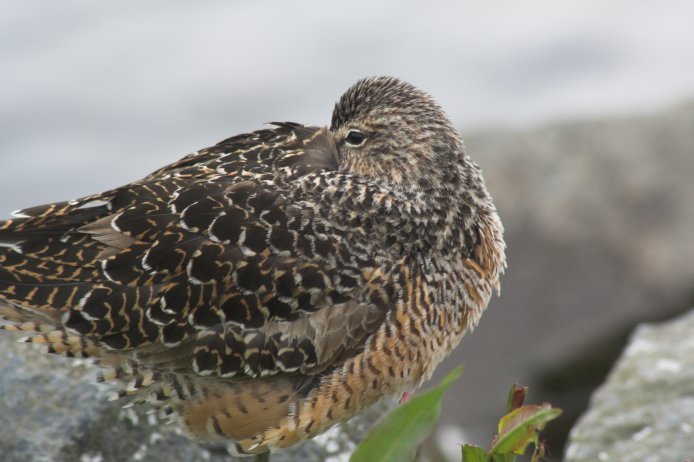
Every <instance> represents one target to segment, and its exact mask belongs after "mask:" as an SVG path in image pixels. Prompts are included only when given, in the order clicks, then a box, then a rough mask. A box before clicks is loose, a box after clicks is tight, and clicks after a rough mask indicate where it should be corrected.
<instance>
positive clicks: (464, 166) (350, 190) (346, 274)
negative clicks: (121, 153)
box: [0, 77, 505, 453]
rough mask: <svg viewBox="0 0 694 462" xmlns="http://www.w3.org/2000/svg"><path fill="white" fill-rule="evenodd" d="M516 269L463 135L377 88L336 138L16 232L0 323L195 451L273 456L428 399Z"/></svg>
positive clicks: (248, 141)
mask: <svg viewBox="0 0 694 462" xmlns="http://www.w3.org/2000/svg"><path fill="white" fill-rule="evenodd" d="M504 267H505V256H504V242H503V238H502V227H501V223H500V221H499V218H498V216H497V214H496V211H495V208H494V205H493V204H492V200H491V197H490V196H489V194H488V193H487V190H486V188H485V185H484V181H483V179H482V176H481V172H480V170H479V169H478V167H477V166H476V165H475V164H474V163H473V162H472V161H471V160H470V159H469V158H468V156H467V155H466V154H465V153H464V151H463V145H462V142H461V141H460V138H459V137H458V135H457V133H456V131H455V129H454V128H453V127H452V125H451V123H450V122H449V120H448V119H447V117H446V116H445V114H444V113H443V112H442V110H441V109H440V108H439V107H438V105H436V103H434V102H433V100H432V99H431V98H430V97H429V96H427V95H426V94H424V93H422V92H421V91H419V90H417V89H415V88H414V87H412V86H411V85H409V84H407V83H404V82H401V81H399V80H397V79H393V78H384V77H379V78H372V79H365V80H361V81H359V82H357V83H356V84H355V85H354V86H353V87H352V88H350V89H349V90H348V91H347V92H346V93H345V94H344V95H343V96H342V97H341V98H340V100H339V101H338V103H337V104H336V106H335V110H334V112H333V117H332V124H331V126H330V128H327V127H326V128H318V127H310V126H304V125H299V124H294V123H278V124H274V126H273V127H272V128H270V129H266V130H260V131H257V132H253V133H249V134H243V135H239V136H235V137H233V138H229V139H228V140H225V141H222V142H221V143H219V144H217V145H215V146H213V147H211V148H207V149H203V150H201V151H198V152H195V153H193V154H190V155H189V156H186V157H184V158H183V159H181V160H180V161H178V162H175V163H173V164H171V165H168V166H166V167H164V168H162V169H160V170H158V171H156V172H154V173H152V174H151V175H149V176H147V177H145V178H144V179H143V180H141V181H138V182H135V183H131V184H128V185H125V186H123V187H121V188H117V189H114V190H111V191H107V192H104V193H101V194H97V195H94V196H90V197H86V198H83V199H79V200H76V201H71V202H60V203H55V204H49V205H45V206H40V207H35V208H31V209H27V210H23V211H20V212H19V213H18V214H17V218H15V219H12V220H7V221H4V222H0V318H4V319H5V328H6V329H7V330H22V331H26V332H29V333H30V336H29V337H28V341H31V342H35V343H45V344H47V345H48V348H49V351H51V352H55V353H60V354H64V355H67V356H88V357H93V358H97V360H98V362H99V363H100V364H101V365H102V366H104V368H105V369H104V373H103V375H102V380H118V381H122V382H123V383H126V384H127V387H125V388H124V389H123V391H122V394H123V395H132V399H134V400H136V401H148V402H150V403H151V404H152V405H154V406H157V407H159V408H160V409H162V411H163V412H165V413H168V414H170V415H171V416H173V417H174V418H175V419H177V420H178V421H179V423H180V425H181V426H182V427H183V428H184V429H185V430H186V431H187V432H188V433H189V434H191V435H192V436H193V437H195V438H197V439H199V440H203V441H210V440H224V441H230V442H231V443H230V445H231V449H232V450H234V451H237V452H245V453H248V452H251V453H252V452H263V451H267V450H270V449H275V448H281V447H286V446H289V445H292V444H294V443H296V442H297V441H299V440H301V439H305V438H308V437H311V436H314V435H316V434H318V433H320V432H322V431H324V430H326V429H327V428H329V427H330V426H331V425H333V424H334V423H336V422H339V421H341V420H344V419H346V418H349V417H350V416H352V415H354V414H355V413H356V412H358V411H359V410H360V409H362V408H363V407H365V406H367V405H369V404H371V403H373V402H375V401H376V400H378V399H381V398H383V397H389V396H399V395H401V394H402V393H403V392H404V391H407V390H411V389H412V388H415V387H417V386H418V385H419V384H421V383H422V381H423V380H425V379H427V378H428V377H429V376H430V375H431V373H432V372H433V370H434V368H435V367H436V366H437V365H438V363H439V362H440V361H441V360H442V359H443V357H444V356H446V354H448V352H450V350H451V349H452V348H454V347H455V346H456V345H457V344H458V342H459V341H460V339H461V337H462V335H463V334H464V333H465V331H466V330H467V329H468V328H472V327H474V326H475V325H476V324H477V322H478V320H479V317H480V315H481V314H482V311H483V310H484V309H485V308H486V305H487V303H488V301H489V298H490V296H491V294H492V291H493V289H495V288H498V285H499V276H500V274H501V273H502V272H503V269H504Z"/></svg>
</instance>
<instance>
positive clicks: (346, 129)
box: [330, 77, 468, 191]
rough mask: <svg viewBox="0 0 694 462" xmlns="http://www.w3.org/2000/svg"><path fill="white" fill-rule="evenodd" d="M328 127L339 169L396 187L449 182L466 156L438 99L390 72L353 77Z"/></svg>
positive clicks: (422, 188) (416, 187) (428, 186)
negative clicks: (334, 146)
mask: <svg viewBox="0 0 694 462" xmlns="http://www.w3.org/2000/svg"><path fill="white" fill-rule="evenodd" d="M330 131H331V133H332V135H333V137H334V141H335V144H336V146H337V149H338V152H339V165H340V171H343V172H346V173H353V174H356V175H361V176H365V177H368V178H371V179H373V180H376V181H378V182H380V183H383V184H388V185H391V186H394V187H402V188H407V189H413V190H419V191H431V190H440V189H441V188H448V187H451V186H453V185H452V184H451V182H453V183H456V182H459V181H460V180H461V178H460V175H459V174H458V173H460V172H461V170H460V169H461V168H464V167H466V165H465V164H466V163H467V162H468V160H467V158H466V157H465V155H464V153H463V144H462V141H461V139H460V137H459V136H458V133H457V131H456V130H455V128H453V125H452V124H451V122H450V120H448V117H447V116H446V114H444V112H443V110H442V109H441V108H440V107H439V105H438V104H436V102H435V101H434V100H433V99H432V98H431V97H430V96H429V95H427V94H426V93H424V92H423V91H421V90H418V89H417V88H415V87H414V86H412V85H410V84H409V83H406V82H403V81H401V80H398V79H396V78H392V77H373V78H367V79H363V80H360V81H358V82H357V83H355V84H354V85H353V86H352V87H351V88H350V89H349V90H347V92H346V93H345V94H344V95H342V97H341V98H340V100H339V101H338V102H337V103H336V104H335V109H334V110H333V116H332V122H331V125H330ZM463 175H464V173H463ZM456 180H457V181H456Z"/></svg>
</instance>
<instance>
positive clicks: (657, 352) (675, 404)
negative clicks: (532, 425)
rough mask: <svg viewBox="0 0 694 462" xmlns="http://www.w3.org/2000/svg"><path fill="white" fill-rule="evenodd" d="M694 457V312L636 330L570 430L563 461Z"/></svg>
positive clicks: (657, 460)
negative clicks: (605, 379)
mask: <svg viewBox="0 0 694 462" xmlns="http://www.w3.org/2000/svg"><path fill="white" fill-rule="evenodd" d="M692 458H694V311H690V312H689V313H688V314H686V315H684V316H682V317H680V318H678V319H675V320H673V321H670V322H667V323H663V324H656V325H650V324H649V325H642V326H639V328H638V329H637V330H636V332H635V333H634V335H633V336H632V338H631V341H630V343H629V345H628V346H627V348H626V350H625V351H624V353H623V355H622V357H621V358H620V359H619V361H618V362H617V364H616V366H615V367H614V369H613V370H612V372H611V373H610V376H609V378H608V380H607V382H606V383H605V384H604V385H603V386H602V387H601V388H600V389H598V390H597V391H596V392H595V394H594V395H593V398H592V400H591V405H590V408H589V409H588V412H586V413H585V415H584V416H583V417H581V419H580V420H579V422H578V424H577V425H576V427H575V428H574V429H573V430H572V431H571V435H570V438H569V446H568V448H567V451H566V462H612V461H614V462H622V461H648V462H661V461H662V462H674V461H682V460H686V459H692Z"/></svg>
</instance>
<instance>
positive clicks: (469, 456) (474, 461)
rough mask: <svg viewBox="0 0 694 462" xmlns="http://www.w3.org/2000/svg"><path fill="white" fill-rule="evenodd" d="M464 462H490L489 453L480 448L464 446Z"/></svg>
mask: <svg viewBox="0 0 694 462" xmlns="http://www.w3.org/2000/svg"><path fill="white" fill-rule="evenodd" d="M463 462H489V458H488V457H487V453H486V452H485V450H484V449H482V448H481V447H479V446H472V445H470V444H464V445H463Z"/></svg>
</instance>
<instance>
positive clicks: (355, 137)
mask: <svg viewBox="0 0 694 462" xmlns="http://www.w3.org/2000/svg"><path fill="white" fill-rule="evenodd" d="M345 141H346V142H347V144H349V145H350V146H354V147H358V146H361V145H362V144H364V142H365V141H366V135H365V134H363V133H362V132H360V131H358V130H350V131H349V133H347V136H346V137H345Z"/></svg>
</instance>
